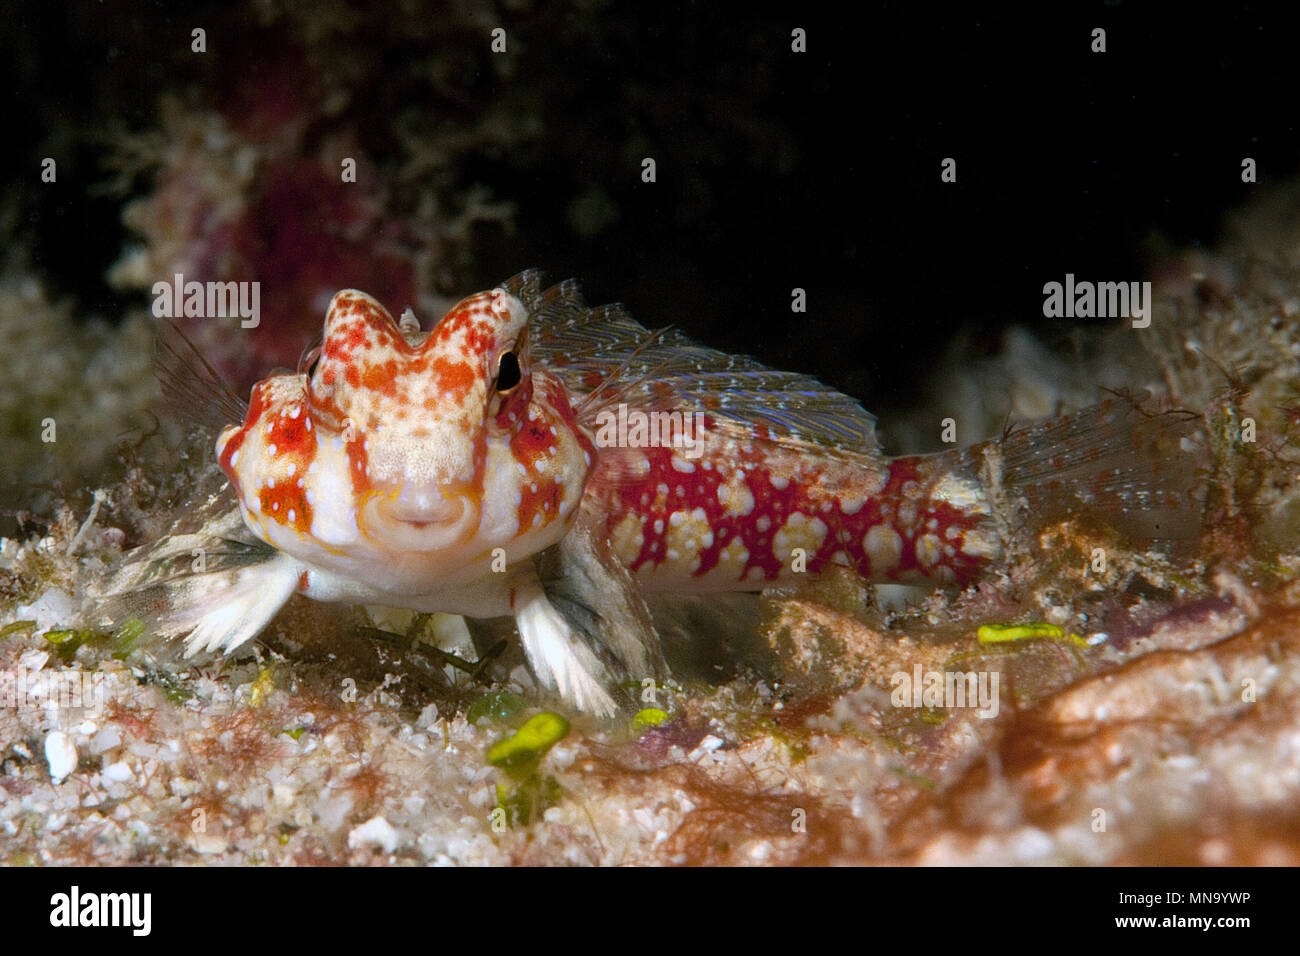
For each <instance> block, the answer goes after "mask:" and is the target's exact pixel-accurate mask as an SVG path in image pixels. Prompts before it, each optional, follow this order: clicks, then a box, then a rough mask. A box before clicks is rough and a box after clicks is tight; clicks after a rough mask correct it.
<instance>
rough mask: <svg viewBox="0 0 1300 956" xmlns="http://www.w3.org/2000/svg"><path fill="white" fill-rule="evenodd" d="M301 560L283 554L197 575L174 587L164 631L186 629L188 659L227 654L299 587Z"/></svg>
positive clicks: (174, 632) (161, 625) (253, 634)
mask: <svg viewBox="0 0 1300 956" xmlns="http://www.w3.org/2000/svg"><path fill="white" fill-rule="evenodd" d="M302 570H303V566H302V564H301V563H300V562H298V561H296V560H294V559H293V558H290V557H289V556H288V555H279V556H277V557H274V558H271V559H270V560H268V561H264V562H262V563H261V564H255V565H250V566H248V567H243V568H239V569H238V570H233V571H226V572H221V573H218V574H209V575H202V576H196V577H192V578H188V579H186V580H185V581H184V582H183V584H180V585H177V586H175V587H173V588H172V589H171V591H170V593H169V595H168V597H169V603H170V607H169V608H168V610H167V611H166V612H165V613H164V615H162V617H161V619H160V620H159V622H158V631H159V633H162V634H165V635H179V634H183V633H185V632H186V631H188V632H189V636H188V637H186V638H185V656H186V657H189V656H191V655H193V654H196V653H198V652H199V651H216V650H220V651H223V652H225V653H227V654H229V653H230V652H231V651H233V650H234V649H235V648H237V647H239V646H240V645H241V644H244V643H246V642H247V641H249V640H251V639H252V638H253V637H256V636H257V634H258V632H259V631H261V630H262V628H264V627H265V626H266V625H267V624H268V623H270V621H271V618H273V617H275V615H276V613H277V612H278V611H279V610H280V608H282V607H283V606H284V604H285V602H286V601H288V600H289V598H290V596H291V595H292V594H293V592H294V591H295V590H296V589H297V587H298V577H299V575H300V574H301V572H302Z"/></svg>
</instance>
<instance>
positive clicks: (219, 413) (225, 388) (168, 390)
mask: <svg viewBox="0 0 1300 956" xmlns="http://www.w3.org/2000/svg"><path fill="white" fill-rule="evenodd" d="M153 363H154V373H155V374H156V375H157V377H158V383H159V384H160V385H161V386H162V391H163V397H164V398H165V399H166V401H167V404H168V406H169V407H170V408H172V409H174V410H175V411H176V412H177V413H179V414H180V416H181V417H182V418H183V419H184V420H185V421H188V422H190V423H192V424H195V425H200V426H202V427H203V428H208V429H211V430H213V431H219V430H221V429H222V428H224V427H225V426H227V425H237V424H239V423H240V422H242V421H243V420H244V416H245V415H246V414H247V412H248V403H247V402H245V401H244V400H243V399H241V398H240V397H239V396H238V395H236V394H235V393H234V392H233V391H232V390H231V388H230V385H229V384H228V383H227V382H226V380H225V379H223V378H222V377H221V374H220V373H219V372H218V371H217V370H216V369H214V368H213V367H212V365H211V364H210V363H209V362H208V360H207V359H205V358H204V357H203V356H202V355H201V354H200V353H199V350H198V349H197V348H196V347H195V346H194V343H193V342H191V341H190V340H189V339H188V338H187V337H186V335H185V333H184V332H182V331H181V330H180V329H179V328H178V327H177V326H176V325H174V324H173V323H172V322H170V321H168V320H166V319H164V320H163V321H161V322H159V323H158V331H157V335H156V337H155V339H154V355H153Z"/></svg>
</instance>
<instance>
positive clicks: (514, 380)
mask: <svg viewBox="0 0 1300 956" xmlns="http://www.w3.org/2000/svg"><path fill="white" fill-rule="evenodd" d="M522 377H523V372H521V371H520V369H519V359H518V357H516V355H515V353H514V352H502V353H501V357H500V358H498V359H497V380H496V386H495V388H496V391H497V392H498V393H499V394H502V395H504V394H505V393H506V392H509V391H510V390H511V389H513V388H514V387H515V386H516V385H518V384H519V380H520V379H521V378H522Z"/></svg>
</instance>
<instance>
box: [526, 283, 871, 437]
mask: <svg viewBox="0 0 1300 956" xmlns="http://www.w3.org/2000/svg"><path fill="white" fill-rule="evenodd" d="M505 288H506V290H507V291H509V292H510V293H511V294H512V295H515V296H517V297H518V298H519V299H520V300H521V301H522V302H523V303H524V305H525V306H527V307H528V309H529V312H530V313H531V316H530V319H529V328H530V332H529V336H530V350H531V356H532V359H533V362H534V363H535V367H539V368H544V369H546V370H547V371H549V372H551V373H553V374H555V375H557V376H559V377H560V378H561V379H562V380H563V382H564V384H565V386H566V387H567V388H568V389H569V390H570V391H571V392H573V393H574V394H575V395H576V396H579V398H578V400H577V401H576V402H575V404H578V405H583V404H584V402H583V401H582V399H583V398H584V397H592V399H593V400H592V401H590V402H586V403H585V405H586V407H584V408H583V414H582V418H584V419H590V417H593V416H594V415H595V414H596V413H597V412H598V411H599V410H600V409H602V408H608V407H610V406H616V405H618V403H620V402H626V403H627V404H628V406H629V407H636V408H642V409H676V410H680V411H683V412H694V411H700V412H704V413H705V414H708V415H711V416H713V417H714V418H716V419H721V420H724V421H730V422H733V423H739V424H742V425H745V426H748V427H750V428H751V429H758V430H759V431H760V433H763V434H765V436H766V437H770V438H772V439H775V440H778V441H779V440H782V439H789V440H794V441H800V442H807V443H809V444H813V445H821V446H828V447H835V448H841V449H844V450H846V451H852V452H858V453H860V454H867V455H879V454H880V446H879V443H878V442H877V440H876V429H875V424H876V420H875V418H874V417H873V416H872V415H871V414H870V413H869V412H867V411H865V410H864V409H863V408H862V406H861V405H860V404H858V402H857V400H856V399H854V398H851V397H850V396H848V395H845V394H843V393H842V392H837V391H835V390H834V389H832V388H830V387H829V386H826V385H823V384H822V383H821V382H819V381H817V380H816V379H815V378H813V377H812V376H810V375H801V374H799V373H797V372H782V371H778V370H776V369H771V368H768V367H767V366H765V365H763V364H762V363H761V362H759V361H757V360H756V359H753V358H749V357H748V356H743V355H730V354H728V353H726V352H720V351H718V350H717V349H711V348H707V347H705V346H702V345H700V344H698V343H697V342H695V341H693V340H692V339H690V338H689V337H688V336H686V335H684V334H682V333H681V332H678V331H677V330H675V329H663V330H660V331H658V332H651V331H649V330H647V329H646V328H645V327H644V326H642V325H641V324H640V323H639V322H637V321H636V320H635V319H633V318H632V316H631V315H629V314H628V312H627V311H626V310H625V309H624V308H623V307H622V306H621V305H603V306H597V307H594V308H593V307H590V306H588V305H586V303H585V302H583V300H582V296H581V293H580V292H579V289H578V285H577V283H576V282H574V281H573V280H568V281H566V282H562V283H560V284H559V285H556V286H552V287H550V288H548V289H545V290H542V288H541V275H540V273H538V272H536V271H532V270H530V271H528V272H524V273H521V274H520V275H518V276H515V277H514V278H513V279H511V280H509V281H508V282H507V283H505Z"/></svg>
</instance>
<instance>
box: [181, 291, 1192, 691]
mask: <svg viewBox="0 0 1300 956" xmlns="http://www.w3.org/2000/svg"><path fill="white" fill-rule="evenodd" d="M1185 431H1186V429H1185V428H1183V427H1181V426H1179V427H1172V428H1171V427H1170V421H1169V420H1168V419H1160V418H1158V417H1157V418H1151V417H1147V416H1143V415H1141V414H1140V413H1139V412H1137V411H1135V410H1134V409H1133V408H1131V407H1126V406H1124V405H1123V404H1122V403H1120V404H1116V405H1110V406H1106V405H1103V406H1098V407H1097V408H1096V409H1093V410H1090V411H1089V412H1088V413H1084V414H1081V415H1080V416H1077V417H1075V418H1074V419H1072V420H1068V421H1063V422H1056V423H1049V424H1048V425H1046V426H1040V427H1039V428H1038V429H1036V430H1034V429H1031V430H1027V431H1025V432H1022V433H1019V434H1018V435H1013V436H1009V437H1008V438H1006V439H1004V440H1002V441H1000V442H990V443H984V444H982V445H977V446H973V447H971V448H968V449H962V450H954V451H951V452H946V453H942V454H939V455H931V456H910V457H904V458H895V459H892V460H891V459H887V458H886V457H885V456H884V455H883V454H882V453H881V452H880V449H879V446H878V444H877V442H876V439H875V432H874V419H873V418H872V417H871V416H870V415H869V414H868V413H866V412H865V411H864V410H862V408H861V407H860V406H859V405H858V403H857V402H856V401H854V400H853V399H851V398H849V397H848V396H845V395H842V394H840V393H838V392H835V391H834V390H832V389H829V388H827V387H826V386H824V385H822V384H821V383H819V382H817V381H816V380H814V379H812V378H810V377H808V376H804V375H799V374H795V373H788V372H779V371H775V370H772V369H769V368H766V367H764V366H762V365H761V364H759V363H758V362H756V361H754V360H753V359H749V358H745V357H739V356H732V355H728V354H726V353H723V352H719V351H716V350H713V349H709V348H706V347H703V346H701V345H698V344H697V343H695V342H692V341H691V340H689V339H688V338H686V337H685V336H683V335H681V334H680V333H677V332H674V331H672V330H667V331H663V332H658V333H652V332H648V331H647V330H646V329H644V328H643V327H642V326H640V325H639V324H638V323H636V322H635V321H634V320H633V319H632V318H631V317H630V316H628V315H627V314H626V312H624V311H623V310H622V309H621V308H619V307H617V306H604V307H600V308H589V307H587V306H586V305H585V304H584V303H583V302H582V300H581V297H580V296H579V294H578V291H577V287H576V285H575V284H573V283H572V282H567V283H562V284H560V285H558V286H555V287H552V288H550V289H546V290H543V289H542V288H541V285H540V281H539V277H538V275H537V274H536V273H533V272H527V273H523V274H521V275H519V276H516V277H515V278H514V279H512V280H510V281H509V282H507V283H505V284H503V285H502V286H501V287H499V288H496V289H493V290H491V291H488V292H483V293H479V294H477V295H474V296H471V297H469V298H467V299H465V300H463V301H462V302H460V303H459V304H457V305H456V306H455V307H454V308H453V309H452V310H451V311H450V312H448V313H447V315H446V316H445V317H444V318H443V319H442V320H441V321H440V322H439V323H438V324H437V325H436V326H435V327H434V328H433V329H432V330H431V331H428V332H425V331H423V330H421V329H420V327H419V324H418V322H416V321H415V320H414V317H413V316H411V315H410V314H409V312H408V313H407V314H406V315H404V316H403V318H402V321H401V322H397V321H395V320H394V319H393V318H392V316H391V315H390V314H389V313H388V312H387V311H386V310H385V309H384V307H383V306H382V305H380V304H379V303H378V302H377V301H376V300H374V299H373V298H371V297H370V296H368V295H366V294H364V293H361V292H357V291H355V290H345V291H343V292H340V293H338V294H337V295H336V296H335V297H334V299H333V300H332V302H331V303H330V306H329V310H328V313H327V316H326V319H325V326H324V334H323V339H322V344H321V346H320V348H319V351H318V352H315V353H313V354H311V355H309V356H307V357H306V359H305V361H304V363H303V368H302V369H301V370H300V371H299V372H298V373H296V374H291V375H277V376H273V377H270V378H268V379H266V380H264V381H262V382H260V383H258V384H257V385H256V386H254V388H253V391H252V396H251V401H250V403H249V405H248V407H247V412H246V414H245V415H244V419H243V421H242V423H240V424H237V425H230V426H228V427H226V428H225V429H224V430H223V431H222V432H221V434H220V436H219V438H218V440H217V443H216V455H217V460H218V462H219V463H220V465H221V468H222V469H223V470H224V471H225V473H226V475H227V476H228V478H229V480H230V484H231V486H232V488H233V489H234V491H235V494H236V498H237V500H238V505H239V510H240V514H241V516H242V518H243V521H244V523H245V524H246V526H247V528H248V529H249V530H250V531H251V532H252V533H253V534H254V535H255V536H256V537H257V538H258V539H260V541H262V542H264V543H265V544H266V545H268V546H270V548H272V549H274V556H273V557H271V558H270V559H269V560H267V561H265V562H263V563H261V564H255V565H252V566H250V567H244V568H241V569H239V570H238V571H237V572H235V574H234V576H233V577H231V578H230V579H229V580H228V581H227V582H226V584H225V586H224V587H223V588H221V589H220V590H218V591H214V592H211V593H209V592H206V591H203V592H200V591H196V590H191V592H190V596H191V601H190V605H191V607H192V608H194V609H196V610H193V611H191V612H190V613H189V614H188V615H186V614H180V615H178V616H176V617H174V618H173V621H174V623H175V625H176V627H177V628H179V627H181V626H185V625H189V626H191V627H192V633H191V635H190V639H189V646H190V647H191V649H195V648H198V647H204V648H208V649H216V648H223V649H225V650H230V649H232V648H233V647H235V646H238V644H240V643H242V642H243V641H245V640H248V639H249V638H251V637H252V636H254V635H255V634H256V632H257V631H258V630H260V628H261V627H262V626H263V625H264V624H265V622H266V621H267V620H269V619H270V617H271V616H273V615H274V613H275V611H276V610H278V608H279V607H280V606H281V605H282V604H283V602H284V601H285V600H287V599H288V598H289V597H290V596H291V595H292V594H293V593H295V592H297V593H302V594H304V595H306V596H308V597H312V598H316V599H319V600H327V601H353V602H366V603H383V604H389V605H395V606H402V607H408V608H413V609H417V610H424V611H444V612H451V613H459V614H465V615H469V616H474V617H498V616H506V615H512V616H513V617H514V619H515V623H516V625H517V626H518V630H519V634H520V637H521V640H522V642H523V645H524V649H525V651H526V654H527V657H528V660H529V664H530V666H531V667H532V669H533V671H534V673H535V674H536V676H537V677H538V679H539V681H540V682H541V683H542V684H543V685H544V686H546V687H548V688H550V689H551V690H553V691H555V692H557V693H558V694H559V695H560V696H561V697H562V698H564V699H565V700H566V701H567V702H568V703H570V704H571V705H573V706H576V707H578V708H580V709H584V710H588V711H592V712H595V713H599V714H611V713H613V711H614V706H615V705H614V701H613V699H612V698H611V697H610V695H609V687H610V686H611V683H612V681H613V679H614V678H615V677H616V676H624V677H626V676H631V677H633V678H643V677H645V676H655V675H658V674H661V673H662V670H663V665H662V658H661V656H660V655H659V652H658V647H657V641H656V637H655V633H654V628H653V623H652V621H651V619H650V615H649V613H648V611H647V609H646V606H645V602H644V596H645V595H647V594H655V593H668V594H672V593H705V592H718V591H738V590H739V591H744V590H749V591H753V590H760V589H762V588H766V587H770V586H773V585H775V584H780V583H785V582H790V581H795V580H801V579H805V580H806V579H807V577H808V576H809V575H816V574H818V573H819V572H820V571H822V570H824V569H826V568H827V567H829V566H831V565H843V566H846V567H849V568H851V569H853V570H854V571H856V572H857V573H858V574H860V575H861V576H862V577H863V578H865V579H867V580H870V581H932V582H934V583H936V584H959V585H960V584H966V583H969V582H970V581H972V580H975V579H976V578H978V577H979V576H980V575H981V574H983V573H985V572H986V571H987V570H988V569H989V568H990V566H993V565H995V564H996V563H997V562H999V561H1000V560H1001V559H1002V557H1003V555H1004V552H1005V551H1006V548H1007V536H1008V534H1009V533H1011V532H1012V531H1013V530H1014V529H1015V528H1016V526H1017V525H1018V524H1019V523H1020V522H1021V521H1022V519H1023V518H1024V517H1025V515H1026V514H1029V513H1031V512H1035V513H1036V512H1043V513H1047V512H1049V511H1051V510H1052V507H1053V503H1054V502H1056V503H1059V502H1062V501H1065V502H1067V507H1072V506H1073V505H1074V504H1077V503H1080V502H1081V503H1082V504H1083V505H1084V506H1092V507H1095V508H1098V509H1100V510H1102V511H1105V510H1106V509H1107V508H1109V509H1110V511H1111V512H1116V511H1119V512H1123V511H1131V510H1133V509H1134V508H1135V507H1136V508H1137V509H1138V510H1141V511H1143V512H1144V513H1145V514H1146V515H1147V517H1148V518H1152V516H1155V517H1154V518H1153V519H1152V520H1154V521H1155V522H1156V524H1157V525H1158V524H1159V523H1160V521H1161V520H1164V521H1165V527H1164V531H1165V532H1166V533H1170V532H1171V531H1172V529H1171V526H1172V524H1175V523H1178V520H1177V519H1176V516H1177V515H1179V514H1181V513H1182V510H1183V509H1184V507H1185V505H1186V501H1185V500H1184V499H1185V498H1186V496H1187V495H1189V494H1194V492H1193V491H1192V489H1191V484H1190V483H1189V481H1188V479H1187V476H1186V474H1185V473H1184V472H1182V471H1177V472H1173V471H1171V472H1170V473H1169V474H1165V475H1161V474H1157V473H1156V471H1157V470H1158V466H1157V464H1156V463H1157V462H1159V461H1161V460H1164V459H1162V457H1161V456H1162V455H1164V454H1166V453H1167V452H1168V448H1167V447H1166V448H1164V449H1163V451H1162V450H1160V449H1157V448H1156V447H1155V446H1156V445H1159V444H1160V443H1161V442H1163V443H1164V444H1165V445H1166V446H1167V445H1168V443H1169V442H1170V441H1174V442H1176V441H1178V440H1179V439H1180V437H1181V436H1182V434H1183V433H1184V432H1185ZM1147 446H1151V447H1147ZM1139 452H1140V454H1139ZM1144 496H1145V497H1144ZM1008 502H1010V504H1008ZM1161 516H1163V519H1162V517H1161ZM1156 533H1157V534H1159V533H1160V531H1159V529H1157V532H1156ZM557 568H558V571H557V570H556V569H557ZM200 594H201V599H199V595H200ZM200 611H201V612H202V618H201V619H200V617H199V612H200Z"/></svg>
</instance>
